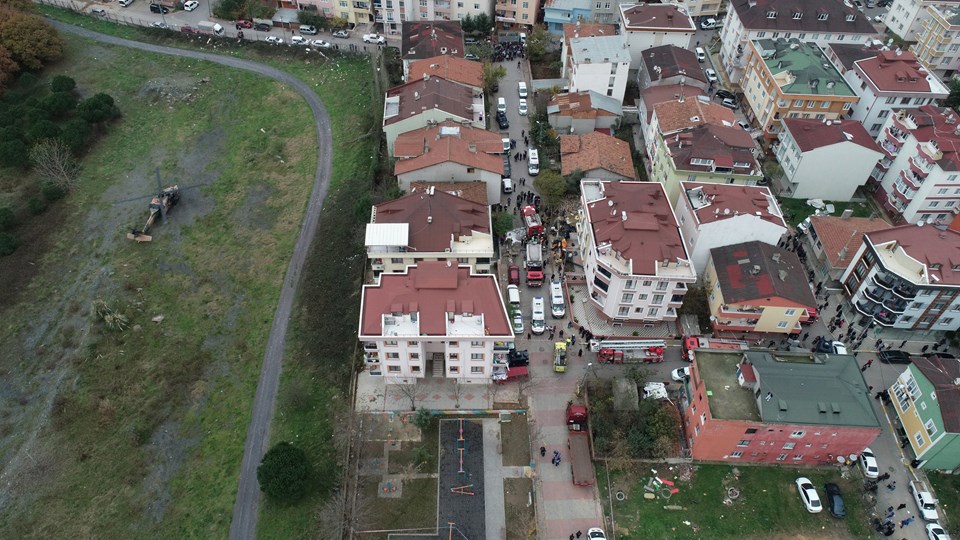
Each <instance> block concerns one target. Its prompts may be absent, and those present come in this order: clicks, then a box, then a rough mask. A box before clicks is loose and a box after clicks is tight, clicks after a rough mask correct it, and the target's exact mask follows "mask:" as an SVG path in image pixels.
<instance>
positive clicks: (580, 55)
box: [570, 36, 630, 64]
mask: <svg viewBox="0 0 960 540" xmlns="http://www.w3.org/2000/svg"><path fill="white" fill-rule="evenodd" d="M570 50H571V51H572V54H573V61H574V63H577V64H606V63H617V64H621V63H629V62H630V51H628V50H627V40H626V38H624V37H623V36H594V37H582V38H573V39H571V40H570Z"/></svg>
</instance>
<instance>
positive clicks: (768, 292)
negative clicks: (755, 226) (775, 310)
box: [710, 241, 817, 309]
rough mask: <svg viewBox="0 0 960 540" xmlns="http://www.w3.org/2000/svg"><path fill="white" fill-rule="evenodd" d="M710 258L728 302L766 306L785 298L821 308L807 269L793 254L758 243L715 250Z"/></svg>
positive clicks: (725, 300) (711, 252)
mask: <svg viewBox="0 0 960 540" xmlns="http://www.w3.org/2000/svg"><path fill="white" fill-rule="evenodd" d="M710 257H711V258H712V259H713V265H714V268H715V269H716V272H717V282H718V284H719V285H720V290H721V292H722V294H723V301H724V302H727V303H730V304H744V303H745V304H756V305H761V306H762V305H769V302H771V301H774V302H776V299H782V300H786V301H788V302H792V303H794V304H796V305H798V306H801V307H804V308H808V307H809V308H814V309H815V308H816V307H817V299H816V298H814V296H813V291H811V290H810V282H809V281H808V279H807V270H806V268H804V266H803V263H801V262H800V258H799V257H798V256H797V254H796V253H793V252H792V251H787V250H785V249H780V248H778V247H776V246H771V245H769V244H764V243H763V242H757V241H754V242H746V243H743V244H735V245H732V246H726V247H718V248H713V249H711V250H710ZM757 267H759V268H757Z"/></svg>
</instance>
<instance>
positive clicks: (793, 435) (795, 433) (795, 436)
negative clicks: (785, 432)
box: [790, 431, 807, 439]
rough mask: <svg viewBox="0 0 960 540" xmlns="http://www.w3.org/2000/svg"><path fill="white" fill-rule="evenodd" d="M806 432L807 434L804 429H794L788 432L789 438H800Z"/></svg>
mask: <svg viewBox="0 0 960 540" xmlns="http://www.w3.org/2000/svg"><path fill="white" fill-rule="evenodd" d="M806 434H807V432H806V431H794V432H793V433H791V434H790V438H791V439H802V438H803V436H804V435H806Z"/></svg>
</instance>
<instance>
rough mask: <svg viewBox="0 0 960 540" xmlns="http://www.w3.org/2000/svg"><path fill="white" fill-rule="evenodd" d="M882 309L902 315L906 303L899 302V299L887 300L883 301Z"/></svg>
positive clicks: (904, 301) (903, 301)
mask: <svg viewBox="0 0 960 540" xmlns="http://www.w3.org/2000/svg"><path fill="white" fill-rule="evenodd" d="M883 307H885V308H887V309H889V310H890V311H892V312H894V313H896V314H897V315H900V314H902V313H903V310H905V309H907V301H906V300H900V299H899V298H887V299H886V300H884V301H883Z"/></svg>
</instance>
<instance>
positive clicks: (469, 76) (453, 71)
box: [407, 55, 483, 89]
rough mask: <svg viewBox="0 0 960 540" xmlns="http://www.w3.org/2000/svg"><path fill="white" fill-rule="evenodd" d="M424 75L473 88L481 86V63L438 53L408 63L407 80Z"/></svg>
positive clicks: (413, 79)
mask: <svg viewBox="0 0 960 540" xmlns="http://www.w3.org/2000/svg"><path fill="white" fill-rule="evenodd" d="M424 75H427V76H430V77H442V78H444V79H447V80H448V81H453V82H458V83H460V84H465V85H467V86H472V87H474V88H480V89H482V88H483V64H481V63H480V62H471V61H470V60H467V59H465V58H460V57H459V56H450V55H440V56H434V57H432V58H425V59H423V60H417V61H415V62H412V63H411V64H410V74H409V75H408V76H407V80H408V81H415V80H417V79H423V77H424Z"/></svg>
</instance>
